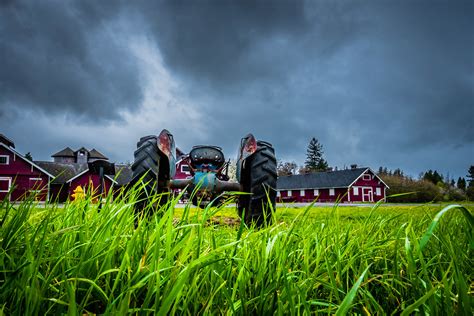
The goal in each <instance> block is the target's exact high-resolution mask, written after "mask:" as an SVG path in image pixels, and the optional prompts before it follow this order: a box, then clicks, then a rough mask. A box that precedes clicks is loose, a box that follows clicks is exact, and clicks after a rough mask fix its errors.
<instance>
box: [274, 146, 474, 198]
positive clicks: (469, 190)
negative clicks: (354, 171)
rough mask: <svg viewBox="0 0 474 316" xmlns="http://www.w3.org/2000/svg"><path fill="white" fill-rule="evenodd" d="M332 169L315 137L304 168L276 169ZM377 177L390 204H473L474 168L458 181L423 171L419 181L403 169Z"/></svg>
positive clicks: (285, 169)
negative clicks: (382, 183)
mask: <svg viewBox="0 0 474 316" xmlns="http://www.w3.org/2000/svg"><path fill="white" fill-rule="evenodd" d="M332 170H334V171H337V167H334V168H332V167H330V166H329V164H328V162H327V161H326V160H325V159H324V150H323V145H322V144H321V143H320V142H319V141H318V140H317V139H316V138H315V137H313V138H312V139H311V140H310V142H309V144H308V148H307V150H306V160H305V163H304V165H302V166H298V165H297V164H296V163H295V162H288V161H279V162H278V166H277V171H278V176H290V175H296V174H307V173H312V172H325V171H332ZM377 175H378V176H379V177H380V178H381V179H382V180H383V181H384V182H385V183H386V184H387V185H388V186H389V187H390V188H389V189H387V196H389V197H388V199H387V200H388V201H389V202H408V203H424V202H432V201H434V202H440V201H465V200H469V201H474V165H472V166H470V167H469V168H468V170H467V175H466V177H458V179H457V180H456V179H451V178H450V177H449V175H446V176H443V175H442V174H441V173H439V172H438V171H437V170H428V171H425V172H422V173H421V174H420V176H419V178H418V179H413V178H412V177H410V176H408V175H406V174H405V173H404V172H403V170H401V169H400V168H397V169H394V170H390V169H388V168H387V167H379V169H378V172H377ZM394 195H396V196H394ZM390 196H392V197H390Z"/></svg>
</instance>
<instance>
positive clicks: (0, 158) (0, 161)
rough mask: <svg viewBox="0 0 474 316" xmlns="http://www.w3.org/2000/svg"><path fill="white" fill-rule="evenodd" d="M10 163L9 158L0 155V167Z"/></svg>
mask: <svg viewBox="0 0 474 316" xmlns="http://www.w3.org/2000/svg"><path fill="white" fill-rule="evenodd" d="M9 163H10V156H8V155H0V165H8V164H9Z"/></svg>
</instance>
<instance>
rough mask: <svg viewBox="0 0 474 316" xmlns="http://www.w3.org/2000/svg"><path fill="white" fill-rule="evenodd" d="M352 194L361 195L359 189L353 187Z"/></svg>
mask: <svg viewBox="0 0 474 316" xmlns="http://www.w3.org/2000/svg"><path fill="white" fill-rule="evenodd" d="M352 194H353V195H359V187H353V188H352Z"/></svg>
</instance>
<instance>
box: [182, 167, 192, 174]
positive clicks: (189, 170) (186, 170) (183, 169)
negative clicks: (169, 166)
mask: <svg viewBox="0 0 474 316" xmlns="http://www.w3.org/2000/svg"><path fill="white" fill-rule="evenodd" d="M181 172H183V173H186V174H189V173H191V169H190V168H189V165H181Z"/></svg>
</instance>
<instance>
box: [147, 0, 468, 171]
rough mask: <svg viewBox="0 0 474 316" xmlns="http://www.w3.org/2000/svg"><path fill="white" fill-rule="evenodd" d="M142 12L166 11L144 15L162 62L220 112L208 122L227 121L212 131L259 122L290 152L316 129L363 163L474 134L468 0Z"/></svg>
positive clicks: (260, 129) (331, 145) (257, 128)
mask: <svg viewBox="0 0 474 316" xmlns="http://www.w3.org/2000/svg"><path fill="white" fill-rule="evenodd" d="M206 4H207V5H206ZM147 12H149V13H151V14H158V15H159V18H157V19H148V20H149V22H150V30H151V32H152V34H154V37H155V39H156V41H157V43H158V46H159V47H160V50H161V52H162V54H163V57H164V61H165V63H166V64H167V66H168V67H169V68H170V69H172V70H173V72H174V73H175V74H178V75H180V76H181V78H182V79H183V80H184V81H185V82H186V83H187V88H186V93H188V94H189V96H190V97H191V98H192V99H194V100H195V101H196V103H197V104H199V105H200V107H201V109H202V111H205V112H206V113H209V115H210V116H212V117H216V119H215V120H209V121H210V122H208V123H207V126H209V127H210V128H213V129H215V130H220V131H224V130H228V131H232V132H229V133H224V135H223V134H222V133H219V135H218V136H214V137H212V136H211V138H212V139H210V141H211V142H221V143H222V142H223V143H226V144H230V143H235V137H236V134H238V133H242V132H244V131H245V130H252V131H254V132H255V133H257V134H259V135H263V136H262V137H266V138H271V139H272V140H273V141H274V142H275V143H276V145H277V148H280V149H281V153H282V155H283V156H286V157H294V156H296V155H295V154H294V153H295V151H297V150H299V151H300V152H303V154H301V153H299V154H298V155H304V149H305V147H306V144H307V142H308V140H309V139H310V137H311V136H313V135H314V136H316V137H318V138H320V139H322V140H323V143H324V144H326V146H325V147H326V152H327V154H328V155H330V156H332V159H333V160H335V162H336V163H343V162H344V163H350V160H351V159H353V160H359V161H360V162H361V163H363V164H369V163H372V164H377V163H380V164H383V163H385V162H386V161H388V160H389V159H382V158H377V157H381V155H382V153H381V152H383V151H386V150H387V149H390V150H391V149H393V148H396V150H395V151H393V152H392V151H391V158H390V161H389V162H388V163H392V164H397V163H399V164H404V163H405V162H404V159H405V158H404V155H399V153H400V152H411V153H419V152H420V150H421V152H423V148H426V149H427V150H428V149H430V148H432V147H433V146H439V147H440V148H442V147H443V146H444V148H446V150H449V149H448V148H451V147H463V146H473V142H474V139H473V138H474V131H473V124H472V121H471V120H472V117H473V115H474V113H473V107H474V104H473V100H474V95H473V86H474V82H473V78H474V76H473V57H472V56H473V55H474V52H473V45H474V44H473V43H474V41H473V33H472V29H474V24H473V12H474V11H473V2H472V1H454V2H452V1H411V2H400V1H377V2H375V1H357V2H345V1H344V2H342V1H341V2H339V1H331V2H329V1H307V2H304V1H292V2H290V1H274V2H268V1H261V2H260V1H252V2H211V3H209V2H206V3H202V2H199V4H195V3H190V2H186V1H184V2H183V1H179V2H176V1H174V2H171V3H169V4H167V5H165V6H163V7H160V10H147ZM158 12H159V13H158ZM351 139H359V140H360V142H359V143H355V142H354V141H351ZM375 139H376V141H375ZM372 140H374V141H372ZM351 142H352V144H351ZM351 145H353V146H355V147H357V148H355V149H354V151H349V149H348V147H350V146H351ZM384 148H386V149H384ZM430 150H431V149H430ZM440 150H441V149H440ZM349 153H350V154H349ZM368 153H372V154H371V155H370V154H368ZM341 154H342V155H341ZM341 156H342V157H343V158H341ZM344 159H346V160H344ZM412 159H414V160H417V161H421V160H423V159H424V158H423V157H422V154H420V156H419V157H413V158H412ZM419 164H420V165H422V162H420V163H419Z"/></svg>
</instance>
